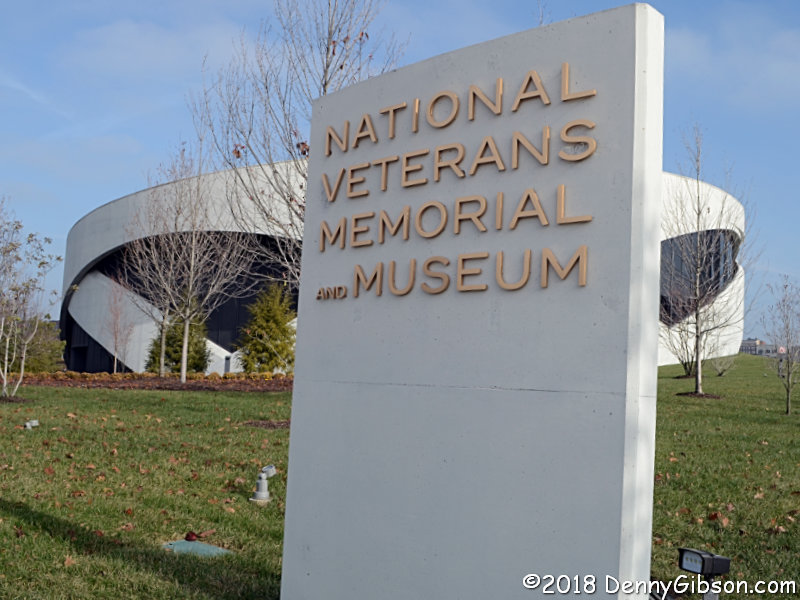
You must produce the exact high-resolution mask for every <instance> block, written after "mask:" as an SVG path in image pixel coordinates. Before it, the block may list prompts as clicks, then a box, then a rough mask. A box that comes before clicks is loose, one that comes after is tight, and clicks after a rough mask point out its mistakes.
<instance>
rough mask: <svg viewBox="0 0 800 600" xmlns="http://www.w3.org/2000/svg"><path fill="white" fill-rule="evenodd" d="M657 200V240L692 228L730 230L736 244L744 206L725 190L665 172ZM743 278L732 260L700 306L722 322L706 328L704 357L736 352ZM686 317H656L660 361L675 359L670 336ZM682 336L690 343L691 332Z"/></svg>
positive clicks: (739, 338) (742, 225) (666, 362)
mask: <svg viewBox="0 0 800 600" xmlns="http://www.w3.org/2000/svg"><path fill="white" fill-rule="evenodd" d="M662 202H663V207H662V217H661V240H662V241H664V240H667V239H670V238H675V237H678V236H681V235H685V234H690V233H695V232H700V233H702V232H712V231H726V232H729V233H730V234H732V235H733V236H734V239H736V240H737V242H736V243H737V245H738V244H740V243H741V242H742V239H743V235H744V230H745V212H744V207H743V206H742V205H741V203H740V202H739V201H738V200H736V198H734V197H733V196H731V195H730V194H728V193H727V192H726V191H724V190H722V189H720V188H718V187H716V186H713V185H711V184H708V183H705V182H703V181H697V180H696V179H693V178H690V177H683V176H681V175H675V174H673V173H664V181H663V186H662ZM698 208H699V209H700V210H697V209H698ZM662 260H663V257H662ZM734 260H735V257H734ZM744 283H745V273H744V269H743V268H742V267H741V265H738V263H737V269H736V273H735V275H734V276H733V279H732V280H731V281H730V282H728V284H727V286H726V287H725V288H724V289H723V290H721V292H720V293H719V295H718V296H717V297H716V298H715V299H714V300H713V302H711V304H710V305H709V306H707V307H706V308H704V311H705V312H706V313H708V314H713V315H716V316H717V320H718V321H719V322H724V326H722V327H720V328H719V329H717V330H715V331H713V332H712V333H710V334H709V336H708V339H707V340H706V350H707V353H706V358H714V357H717V356H729V355H732V354H736V353H738V352H739V345H740V344H741V341H742V335H743V333H744V292H745V286H744ZM690 320H691V317H687V318H686V319H684V321H683V322H682V323H677V324H675V325H673V326H672V327H669V326H667V325H665V324H664V323H663V322H662V323H660V336H659V337H660V344H659V351H658V364H659V365H669V364H675V363H678V362H680V361H679V360H678V358H677V357H676V356H675V354H673V352H672V350H671V349H670V343H669V340H670V338H672V339H673V340H674V339H675V337H676V336H678V335H680V333H679V331H680V330H681V328H683V330H684V331H685V330H686V327H687V323H689V322H690ZM685 337H686V336H684V338H685ZM685 341H686V342H688V343H689V344H693V343H694V341H693V337H691V336H690V337H689V338H688V339H685Z"/></svg>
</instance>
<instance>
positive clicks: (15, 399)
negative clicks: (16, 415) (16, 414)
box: [0, 396, 32, 404]
mask: <svg viewBox="0 0 800 600" xmlns="http://www.w3.org/2000/svg"><path fill="white" fill-rule="evenodd" d="M28 402H32V400H28V399H27V398H20V397H19V396H9V397H8V398H3V397H2V396H0V404H26V403H28Z"/></svg>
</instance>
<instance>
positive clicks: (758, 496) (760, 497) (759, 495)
mask: <svg viewBox="0 0 800 600" xmlns="http://www.w3.org/2000/svg"><path fill="white" fill-rule="evenodd" d="M753 498H754V499H755V500H763V499H764V492H757V493H756V494H755V495H754V496H753Z"/></svg>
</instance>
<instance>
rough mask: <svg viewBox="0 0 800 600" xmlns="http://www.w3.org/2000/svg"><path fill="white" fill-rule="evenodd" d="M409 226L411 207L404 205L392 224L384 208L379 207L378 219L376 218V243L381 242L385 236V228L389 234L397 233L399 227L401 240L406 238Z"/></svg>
mask: <svg viewBox="0 0 800 600" xmlns="http://www.w3.org/2000/svg"><path fill="white" fill-rule="evenodd" d="M410 226H411V207H410V206H404V207H403V210H402V211H401V212H400V216H399V217H397V221H396V222H395V223H394V224H393V223H392V218H391V217H390V216H389V215H388V214H387V213H386V211H385V210H383V209H381V212H380V216H379V220H378V243H379V244H382V243H383V241H384V239H385V237H386V230H387V229H388V230H389V235H392V236H394V235H397V232H398V231H400V227H402V228H403V241H407V240H408V232H409V229H410Z"/></svg>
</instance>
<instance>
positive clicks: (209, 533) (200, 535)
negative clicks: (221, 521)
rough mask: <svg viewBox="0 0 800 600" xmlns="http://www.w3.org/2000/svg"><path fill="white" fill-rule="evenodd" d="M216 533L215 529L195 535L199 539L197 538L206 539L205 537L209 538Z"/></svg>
mask: <svg viewBox="0 0 800 600" xmlns="http://www.w3.org/2000/svg"><path fill="white" fill-rule="evenodd" d="M216 532H217V530H216V529H209V530H207V531H203V532H201V533H198V534H197V537H199V538H206V537H208V536H210V535H213V534H215V533H216Z"/></svg>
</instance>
